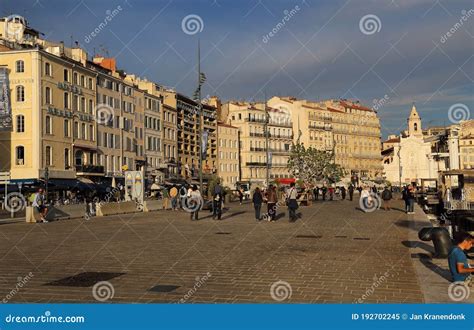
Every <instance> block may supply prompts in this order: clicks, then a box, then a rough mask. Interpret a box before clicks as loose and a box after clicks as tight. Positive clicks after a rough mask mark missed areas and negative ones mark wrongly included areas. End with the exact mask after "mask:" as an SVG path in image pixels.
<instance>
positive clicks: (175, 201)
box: [170, 185, 178, 211]
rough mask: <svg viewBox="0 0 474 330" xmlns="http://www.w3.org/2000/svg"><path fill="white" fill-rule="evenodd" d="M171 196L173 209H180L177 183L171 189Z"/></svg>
mask: <svg viewBox="0 0 474 330" xmlns="http://www.w3.org/2000/svg"><path fill="white" fill-rule="evenodd" d="M170 196H171V209H172V210H173V211H176V210H177V209H178V188H176V185H173V187H172V188H171V189H170Z"/></svg>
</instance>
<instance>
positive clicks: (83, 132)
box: [81, 123, 87, 140]
mask: <svg viewBox="0 0 474 330" xmlns="http://www.w3.org/2000/svg"><path fill="white" fill-rule="evenodd" d="M81 137H82V139H84V140H86V139H87V136H86V124H84V123H82V125H81Z"/></svg>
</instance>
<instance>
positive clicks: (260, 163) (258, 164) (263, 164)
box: [245, 162, 267, 167]
mask: <svg viewBox="0 0 474 330" xmlns="http://www.w3.org/2000/svg"><path fill="white" fill-rule="evenodd" d="M245 166H253V167H262V166H263V167H266V166H267V163H264V162H246V163H245Z"/></svg>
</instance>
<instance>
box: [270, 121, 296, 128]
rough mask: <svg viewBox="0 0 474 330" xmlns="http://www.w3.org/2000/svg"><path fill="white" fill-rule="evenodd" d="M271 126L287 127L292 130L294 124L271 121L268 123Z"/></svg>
mask: <svg viewBox="0 0 474 330" xmlns="http://www.w3.org/2000/svg"><path fill="white" fill-rule="evenodd" d="M268 125H269V126H277V127H287V128H292V127H293V123H291V122H286V123H278V122H276V121H270V122H269V123H268Z"/></svg>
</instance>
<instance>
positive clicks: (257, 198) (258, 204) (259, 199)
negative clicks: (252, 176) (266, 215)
mask: <svg viewBox="0 0 474 330" xmlns="http://www.w3.org/2000/svg"><path fill="white" fill-rule="evenodd" d="M252 202H253V207H254V209H255V220H257V222H258V221H260V210H261V209H262V203H263V196H262V192H261V191H260V188H259V187H257V188H255V191H254V192H253V196H252Z"/></svg>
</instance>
